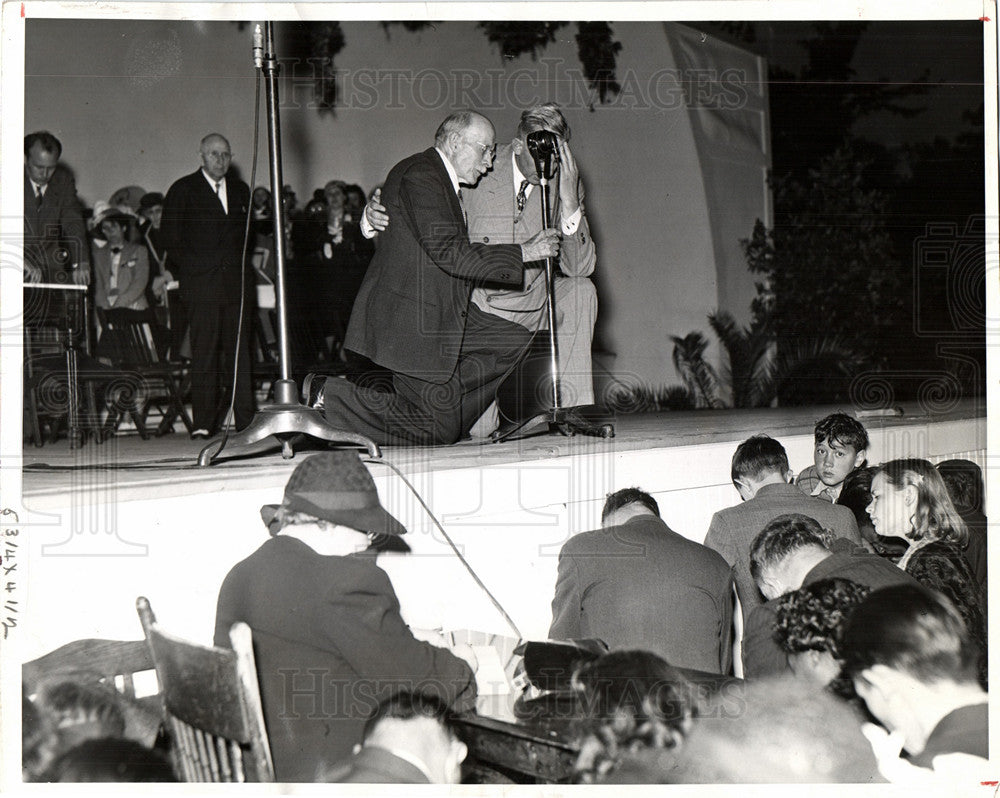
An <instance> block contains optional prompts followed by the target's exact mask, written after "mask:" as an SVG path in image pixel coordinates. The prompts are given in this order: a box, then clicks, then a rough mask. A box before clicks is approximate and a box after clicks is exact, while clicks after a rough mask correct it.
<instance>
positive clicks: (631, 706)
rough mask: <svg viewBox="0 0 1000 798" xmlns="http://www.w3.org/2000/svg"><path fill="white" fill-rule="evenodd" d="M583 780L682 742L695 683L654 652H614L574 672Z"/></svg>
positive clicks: (596, 778) (597, 777)
mask: <svg viewBox="0 0 1000 798" xmlns="http://www.w3.org/2000/svg"><path fill="white" fill-rule="evenodd" d="M573 688H574V690H575V692H576V695H577V699H578V707H579V717H578V729H577V736H578V738H579V740H580V754H579V757H578V758H577V762H576V765H575V768H574V769H575V771H576V775H577V779H578V780H579V781H582V782H584V783H593V782H600V781H603V780H604V779H605V778H606V777H607V776H608V775H609V774H610V773H611V772H612V771H613V770H615V769H616V768H617V767H619V766H620V765H622V763H623V762H624V761H625V760H626V759H628V758H629V757H631V756H635V755H639V754H642V753H643V752H646V751H649V750H652V749H671V748H675V747H676V746H678V745H679V744H680V743H681V741H682V739H683V737H684V735H685V734H686V733H687V731H688V729H689V728H690V725H691V718H692V716H693V714H694V703H693V701H694V699H693V693H692V690H691V686H690V684H689V683H688V682H687V680H686V679H685V678H684V676H682V675H681V673H680V672H679V671H678V670H677V669H676V668H674V667H672V666H671V665H670V664H668V663H667V662H666V661H665V660H663V659H662V658H660V657H658V656H657V655H656V654H653V653H652V652H649V651H612V652H609V653H607V654H604V655H603V656H601V657H598V658H597V659H595V660H591V661H590V662H587V663H585V664H583V665H581V666H580V667H579V668H578V669H577V671H576V673H574V674H573Z"/></svg>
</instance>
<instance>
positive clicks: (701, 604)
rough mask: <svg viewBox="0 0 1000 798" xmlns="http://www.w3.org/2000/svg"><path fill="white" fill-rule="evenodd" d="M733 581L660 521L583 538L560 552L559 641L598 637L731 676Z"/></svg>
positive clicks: (555, 621) (639, 521)
mask: <svg viewBox="0 0 1000 798" xmlns="http://www.w3.org/2000/svg"><path fill="white" fill-rule="evenodd" d="M732 619H733V580H732V572H731V569H730V567H729V566H728V565H727V564H726V561H725V560H723V559H722V557H720V556H719V555H718V554H716V553H715V552H714V551H712V550H711V549H708V548H706V547H705V546H702V545H701V544H700V543H695V542H694V541H691V540H688V539H687V538H685V537H683V536H682V535H678V534H677V533H676V532H674V531H673V530H672V529H671V528H670V527H668V526H667V525H666V524H665V523H664V522H663V521H662V520H660V519H659V518H657V517H655V516H653V515H648V516H647V515H642V516H637V517H635V518H631V519H629V520H628V521H626V522H625V523H624V524H622V525H621V526H616V527H611V528H609V529H597V530H594V531H592V532H583V533H581V534H579V535H575V536H574V537H572V538H570V539H569V540H568V541H566V543H565V544H564V545H563V548H562V551H561V552H560V553H559V576H558V580H557V582H556V590H555V596H554V598H553V599H552V626H551V628H550V629H549V637H550V638H552V639H554V640H569V639H578V638H590V637H594V638H598V639H600V640H603V641H604V642H605V643H607V644H608V646H609V647H610V648H611V649H623V648H642V649H646V650H649V651H652V652H654V653H656V654H659V655H660V656H661V657H663V658H664V659H666V660H667V662H669V663H670V664H671V665H676V666H678V667H682V668H693V669H696V670H701V671H707V672H709V673H728V672H729V667H730V665H731V660H732V655H731V643H732Z"/></svg>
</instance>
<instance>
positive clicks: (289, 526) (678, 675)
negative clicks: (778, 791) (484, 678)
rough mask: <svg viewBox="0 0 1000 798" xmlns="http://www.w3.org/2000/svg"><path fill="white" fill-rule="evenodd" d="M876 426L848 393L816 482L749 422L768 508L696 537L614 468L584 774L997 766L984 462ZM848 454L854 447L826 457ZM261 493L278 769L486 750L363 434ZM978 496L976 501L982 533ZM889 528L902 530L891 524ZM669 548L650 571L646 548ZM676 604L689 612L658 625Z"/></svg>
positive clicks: (320, 773)
mask: <svg viewBox="0 0 1000 798" xmlns="http://www.w3.org/2000/svg"><path fill="white" fill-rule="evenodd" d="M858 427H861V425H860V424H858V422H857V421H855V420H854V419H851V418H850V417H847V416H844V415H843V414H837V417H834V418H832V420H831V419H830V418H828V419H823V420H822V421H821V422H820V423H819V424H818V425H817V427H816V434H815V444H816V445H815V468H814V469H813V471H807V472H805V473H806V474H812V473H814V474H815V476H816V478H817V483H816V484H808V483H806V484H803V485H798V484H797V483H795V482H792V481H790V480H791V475H792V473H793V472H792V470H791V468H790V467H789V463H788V460H787V456H786V455H785V452H784V448H783V447H782V446H781V444H780V443H779V442H778V441H777V440H775V439H774V438H771V437H768V436H764V435H756V436H753V437H751V438H750V439H748V440H746V441H744V442H743V443H741V444H740V445H739V446H738V447H737V448H736V451H735V453H734V456H733V463H732V469H731V477H732V482H733V485H734V487H735V488H736V490H737V491H738V492H739V494H740V496H741V498H742V499H743V505H742V507H743V508H746V507H748V506H749V507H750V511H745V512H744V513H743V514H742V516H741V517H742V519H743V523H740V524H737V523H736V522H734V520H733V518H732V513H731V512H730V511H725V510H723V511H720V512H719V513H716V514H715V516H714V517H713V519H712V526H711V529H710V530H709V534H708V536H707V537H706V543H705V544H700V543H697V542H694V541H692V540H690V539H689V538H684V539H683V540H681V539H680V536H679V535H678V534H677V533H676V532H674V531H673V530H672V529H670V527H669V526H667V524H666V523H665V522H663V521H662V520H661V519H660V518H659V506H658V504H657V502H656V500H655V499H653V497H652V496H650V495H649V494H648V493H645V492H644V491H642V490H641V489H638V488H627V489H623V490H619V491H616V492H614V493H612V494H610V495H609V496H608V499H607V502H606V504H605V506H604V509H603V512H602V522H603V523H602V526H601V527H600V528H599V529H596V530H594V531H592V532H588V533H586V534H585V535H584V536H575V537H574V538H571V539H570V541H569V542H567V544H566V545H565V546H564V549H563V551H562V552H561V553H560V562H559V585H558V586H557V588H556V591H555V595H554V599H553V602H552V617H553V626H552V631H551V632H550V637H552V638H553V640H555V639H557V638H558V639H560V640H562V641H564V642H565V641H567V640H568V641H569V642H570V644H571V645H573V646H578V647H579V652H580V657H579V661H578V663H577V665H576V668H575V672H574V673H573V676H572V680H571V685H572V687H571V694H572V701H571V703H570V705H569V706H571V707H572V723H571V724H570V725H569V726H568V731H567V732H566V739H568V740H570V741H571V742H572V743H573V744H574V745H575V747H576V750H577V760H576V765H575V767H574V768H573V770H572V772H571V773H570V772H567V773H566V774H565V776H566V778H567V779H571V780H574V781H576V782H578V783H586V784H602V783H604V784H609V783H616V784H628V783H712V782H731V783H736V782H828V781H838V782H880V781H894V782H895V781H900V782H905V783H915V784H928V785H931V784H933V783H935V781H936V780H939V779H943V778H945V777H948V778H953V777H954V775H955V774H956V773H958V772H961V769H962V768H965V769H966V772H975V773H979V772H981V771H982V770H983V766H984V765H985V762H986V758H987V756H988V743H987V741H988V734H987V725H988V724H987V720H988V718H987V692H986V690H987V669H986V663H987V638H986V626H985V618H986V615H987V613H986V593H985V573H984V570H985V557H984V554H983V552H984V548H985V544H984V541H983V540H982V539H981V538H982V537H985V528H986V527H985V512H984V507H983V505H982V496H983V490H982V487H981V485H979V486H976V485H974V484H972V483H974V482H975V481H976V479H977V478H978V479H981V472H979V470H978V469H977V468H976V467H975V466H974V465H973V464H971V463H969V462H968V461H962V462H956V461H948V462H947V463H945V464H943V468H942V469H941V471H943V472H945V475H946V476H942V474H941V473H939V470H938V469H937V468H935V466H933V465H932V464H931V463H929V462H927V461H925V460H920V459H914V458H907V459H898V460H891V461H889V462H885V463H881V464H875V465H873V466H869V464H868V462H867V455H868V452H867V450H866V448H867V446H868V444H867V435H866V434H864V436H863V437H861V436H860V435H859V436H857V437H852V438H850V439H849V440H848V439H847V435H848V434H852V433H850V431H851V430H854V431H856V429H857V428H858ZM845 430H847V431H848V432H845ZM861 433H864V430H863V428H861ZM862 443H863V444H864V446H865V447H866V448H865V449H862V448H860V446H861V444H862ZM838 451H842V452H843V454H841V455H837V454H836V453H837V452H838ZM831 453H832V454H831ZM831 457H842V458H844V460H843V463H847V464H849V465H850V468H847V467H840V466H841V463H840V462H839V461H834V462H835V463H836V464H835V466H834V467H827V462H828V460H830V458H831ZM856 472H863V474H864V476H865V481H862V480H855V479H853V477H855V476H856ZM956 473H957V474H958V477H957V478H956V477H955V475H956ZM956 479H957V482H956ZM829 483H835V484H829ZM820 484H822V485H823V486H824V487H823V488H819V487H818V485H820ZM953 484H954V485H957V487H952V490H955V491H956V497H955V500H954V501H953V500H952V498H951V496H950V494H949V487H950V486H952V485H953ZM864 485H867V486H869V487H868V488H867V490H865V489H863V488H862V486H864ZM771 486H773V487H771ZM831 489H832V490H831ZM847 501H850V502H851V503H853V504H854V505H855V506H858V505H859V504H860V503H863V504H864V506H865V508H866V514H867V516H868V518H869V520H870V522H871V526H872V528H873V531H874V534H875V535H876V536H877V538H876V539H874V541H873V540H872V539H871V537H870V535H866V534H861V533H859V530H858V524H857V520H862V519H857V518H856V516H855V513H853V512H851V510H850V509H848V508H847V507H845V506H840V507H838V506H836V503H837V502H841V503H846V502H847ZM957 507H961V508H962V512H959V510H958V509H956V508H957ZM730 509H731V510H733V509H740V508H730ZM261 515H262V518H263V520H264V523H265V525H266V526H267V528H268V530H269V532H270V535H271V537H270V539H268V540H267V541H266V542H265V543H264V544H263V545H262V546H261V547H260V549H259V550H258V551H257V552H255V553H254V554H251V555H250V556H249V557H247V558H246V559H244V560H243V561H242V562H240V563H237V564H236V565H235V566H234V567H233V568H232V570H231V571H230V573H229V575H228V576H227V577H226V579H225V580H224V582H223V585H222V588H221V590H220V594H219V598H218V606H217V616H216V644H217V645H225V644H226V640H227V637H226V635H227V631H228V629H229V628H230V626H231V625H232V624H233V623H234V622H237V621H244V622H246V623H247V624H248V625H249V626H250V627H251V630H252V634H253V638H254V644H255V651H256V658H257V662H256V664H257V668H258V676H259V683H260V692H261V696H262V705H263V714H264V719H265V723H266V726H267V731H268V736H269V741H270V747H271V752H272V756H273V759H274V768H275V773H276V776H277V778H278V780H279V781H298V782H303V781H305V782H308V781H349V782H364V781H372V782H375V781H397V782H414V783H426V782H436V783H454V782H456V781H458V780H459V779H460V778H461V773H462V763H463V761H464V760H469V759H472V757H470V756H469V750H470V749H469V748H468V747H467V744H466V742H465V740H464V739H463V736H462V735H463V732H462V730H461V728H460V724H456V722H455V721H456V718H457V717H459V716H460V715H462V714H463V713H472V712H474V711H475V709H474V707H475V705H476V695H477V682H476V678H475V676H476V673H477V670H478V669H479V662H478V660H477V657H476V655H475V653H474V652H473V650H472V649H471V648H470V647H469V646H467V645H462V644H457V645H456V644H455V641H454V640H448V639H446V638H445V637H444V636H442V635H441V634H440V632H428V631H422V630H418V629H411V628H409V627H408V626H407V624H406V623H405V622H404V621H403V617H402V615H401V607H400V605H399V601H398V599H397V597H396V595H395V592H394V590H393V588H392V585H391V582H390V580H389V579H388V576H387V574H386V573H385V572H384V571H383V570H382V569H381V568H380V567H379V566H378V564H377V562H376V557H377V555H378V553H379V552H380V551H386V550H388V549H392V550H395V551H397V552H405V551H406V550H407V549H408V547H407V546H406V544H405V542H404V538H403V536H404V535H405V533H406V530H405V528H403V527H402V525H401V524H400V523H399V522H398V521H397V520H396V519H395V518H394V517H393V516H392V515H390V514H389V513H388V512H387V511H386V510H385V509H384V508H383V507H382V504H381V502H380V500H379V497H378V493H377V491H376V489H375V486H374V482H373V481H372V478H371V476H370V474H369V473H368V471H367V469H366V468H365V467H364V466H363V465H362V463H361V461H360V460H359V459H358V457H357V456H356V455H355V454H354V453H353V452H330V453H323V454H316V455H313V456H311V457H309V458H307V459H306V460H304V461H303V462H302V463H300V464H299V466H298V467H297V468H296V469H295V471H294V472H293V474H292V476H291V478H290V480H289V482H288V484H287V485H286V488H285V493H284V498H283V500H282V502H281V504H279V505H268V506H265V507H263V508H262V509H261ZM963 516H965V517H969V518H971V519H973V520H976V521H977V522H978V521H981V522H982V523H981V524H980V526H979V528H978V529H977V530H976V532H975V535H979V536H981V537H979V538H977V537H975V536H974V535H973V533H971V532H970V529H969V527H968V526H967V525H966V521H965V520H964V518H963ZM835 524H837V525H839V526H838V527H837V528H833V527H834V525H835ZM747 530H752V531H753V534H752V535H747V534H746V533H747ZM660 538H662V541H661V540H660ZM890 538H896V539H898V544H899V545H898V546H897V547H895V548H888V547H883V546H873V545H872V543H873V542H878V541H882V540H888V539H890ZM576 539H578V541H582V543H583V544H585V545H581V544H580V543H579V542H578V544H576V545H574V544H573V543H572V541H573V540H576ZM661 542H662V546H661ZM713 549H714V551H713ZM650 558H654V559H655V562H656V570H657V578H655V579H654V578H652V577H648V578H647V576H646V575H645V571H644V570H643V569H644V567H645V565H646V564H647V560H649V559H650ZM741 572H745V578H744V576H743V574H741ZM629 574H632V575H633V577H634V578H632V579H629V578H627V576H628V575H629ZM622 575H625V576H624V577H623V576H622ZM741 579H743V589H742V590H741V589H740V587H741ZM595 596H596V597H599V601H597V602H596V604H595V601H594V597H595ZM737 597H738V601H739V603H740V604H744V603H745V604H747V605H749V609H748V607H747V606H744V607H743V613H744V617H745V618H746V625H745V629H744V631H743V636H742V646H741V650H739V651H735V652H734V654H735V657H733V656H728V655H726V653H725V651H724V650H723V649H725V648H728V647H730V646H732V641H733V638H734V635H733V628H732V627H733V625H734V623H735V622H736V621H737V620H738V613H737V610H736V603H737ZM671 603H674V604H683V605H685V606H684V607H679V606H671ZM598 604H599V605H601V606H597V605H598ZM609 607H612V608H614V611H612V612H608V611H607V608H609ZM650 609H652V612H650ZM656 617H659V618H660V619H661V622H662V623H663V624H671V625H672V626H674V627H677V630H679V632H678V634H672V635H663V636H660V637H657V638H656V639H655V640H654V635H653V632H651V631H650V630H651V629H654V630H655V624H656ZM581 638H588V640H587V641H586V644H585V643H584V641H583V640H581ZM597 641H599V642H597ZM646 641H649V644H648V645H644V643H645V642H646ZM654 643H655V646H654V645H653V644H654ZM595 645H596V650H599V651H603V652H604V653H601V654H595V653H594V652H595ZM652 648H655V649H656V650H655V651H654V650H650V649H652ZM692 652H700V654H699V656H698V657H696V658H691V657H690V655H691V654H692ZM317 674H322V675H323V678H322V679H321V680H320V681H319V682H318V681H317V680H316V675H317ZM54 695H57V693H52V692H51V691H50V692H49V693H46V694H44V695H40V696H38V697H35V701H36V702H37V705H38V709H37V711H36V712H35V717H38V718H42V717H50V718H51V716H53V714H54V713H56V712H58V711H62V710H59V709H58V707H59V706H62V705H63V704H66V703H68V702H67V701H65V700H63V701H61V702H59V701H57V700H56V698H55V697H54ZM105 698H106V695H105ZM75 700H77V702H78V703H79V702H80V701H81V699H75ZM92 703H93V702H92ZM88 706H89V705H88ZM560 706H562V707H563V708H565V707H566V706H567V705H566V704H561V705H560ZM317 708H319V709H321V710H322V711H317ZM26 712H27V710H26ZM83 714H84V715H87V717H89V718H91V721H89V725H86V726H81V728H84V729H85V730H86V731H85V732H84V733H82V734H77V735H76V736H75V737H74V739H73V743H75V744H79V743H80V742H82V739H81V737H86V738H87V739H88V740H90V738H107V737H116V736H121V729H120V726H121V722H120V718H116V715H115V713H114V711H112V710H111V709H102V710H100V711H97V710H95V711H91V712H89V713H83ZM26 717H29V715H27V714H26ZM97 721H100V722H97ZM29 725H30V724H26V725H25V735H26V744H25V751H26V757H27V758H26V760H25V761H26V764H25V768H26V772H28V771H29V770H30V771H31V773H32V774H37V775H35V776H33V777H35V778H41V777H42V774H45V773H51V772H52V770H51V769H52V767H53V763H54V762H56V761H57V760H59V757H60V756H61V755H62V754H63V753H64V751H65V749H66V748H67V747H69V746H70V741H69V740H68V739H67V738H66V733H65V731H64V730H60V732H59V734H58V735H56V736H55V737H46V735H45V734H44V733H43V731H42V730H43V729H52V728H56V727H58V725H59V724H58V723H55V724H53V721H52V720H51V719H50V720H47V721H44V722H43V721H40V720H37V721H36V722H35V723H34V725H33V726H31V729H33V731H31V732H30V736H31V742H30V745H29V743H28V742H27V737H28V736H29ZM42 739H45V742H44V743H42V742H40V740H42ZM92 744H93V745H97V743H92ZM122 755H123V756H124V754H122ZM95 761H96V760H95ZM73 767H76V766H75V765H72V764H71V765H70V766H67V768H65V769H64V771H60V772H75V771H73ZM150 767H152V765H150Z"/></svg>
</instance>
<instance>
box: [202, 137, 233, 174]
mask: <svg viewBox="0 0 1000 798" xmlns="http://www.w3.org/2000/svg"><path fill="white" fill-rule="evenodd" d="M198 151H199V152H200V153H201V165H202V167H203V168H204V169H205V172H206V174H208V176H209V177H211V178H212V179H213V180H221V179H222V178H223V177H225V176H226V172H228V171H229V164H230V163H232V160H233V152H232V150H231V149H230V148H229V142H228V141H227V140H226V137H225V136H222V135H220V134H219V133H209V134H208V135H207V136H205V138H203V139H202V140H201V146H200V147H199V150H198Z"/></svg>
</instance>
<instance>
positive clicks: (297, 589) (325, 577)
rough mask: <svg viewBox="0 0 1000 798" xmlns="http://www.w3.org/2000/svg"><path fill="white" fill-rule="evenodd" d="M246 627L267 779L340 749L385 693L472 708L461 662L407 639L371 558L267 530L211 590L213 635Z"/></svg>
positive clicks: (306, 772) (312, 768) (300, 773)
mask: <svg viewBox="0 0 1000 798" xmlns="http://www.w3.org/2000/svg"><path fill="white" fill-rule="evenodd" d="M237 621H244V622H246V623H247V624H248V625H249V626H250V629H251V630H252V632H253V643H254V656H255V658H256V663H257V674H258V676H259V678H260V691H261V702H262V704H263V708H264V721H265V723H266V725H267V734H268V738H269V739H270V743H271V755H272V758H273V759H274V771H275V776H276V778H277V779H278V781H313V780H314V779H315V778H316V776H317V774H318V773H320V772H323V771H325V770H326V769H327V768H329V766H330V765H332V764H333V763H335V762H339V761H341V760H342V759H345V758H346V757H348V756H350V754H351V751H352V749H353V747H354V744H355V743H360V742H361V738H362V734H363V732H364V725H365V720H366V718H367V717H368V716H369V715H370V714H371V712H372V711H373V710H374V709H375V706H376V704H377V703H378V702H379V701H380V700H382V699H384V698H387V697H388V696H389V695H390V694H391V693H392V691H393V690H397V689H407V690H411V691H419V692H427V693H430V694H432V695H434V696H436V697H437V698H439V699H441V700H442V701H443V702H444V703H446V704H449V705H451V706H452V708H453V709H455V710H456V711H459V712H461V711H465V710H469V709H472V708H474V706H475V699H476V681H475V678H474V676H473V674H472V670H471V669H470V668H469V666H468V665H467V664H466V663H465V662H464V661H463V660H461V659H459V658H458V657H456V656H455V655H453V654H452V653H451V652H450V651H447V650H445V649H443V648H436V647H434V646H432V645H430V644H429V643H424V642H421V641H419V640H417V639H416V638H415V637H414V636H413V634H412V633H411V632H410V630H409V628H408V627H407V626H406V624H405V623H404V622H403V619H402V617H401V616H400V614H399V600H398V599H397V598H396V593H395V591H394V590H393V589H392V584H391V583H390V581H389V576H388V574H386V572H385V571H383V570H382V569H381V568H379V567H378V566H377V565H376V564H375V558H374V556H373V555H370V554H365V555H352V556H349V557H324V556H321V555H319V554H317V553H316V552H315V551H314V550H313V549H312V548H310V547H309V546H307V545H306V544H305V543H303V542H302V541H300V540H297V539H295V538H292V537H288V536H285V535H278V536H277V537H274V538H271V539H270V540H268V541H267V542H266V543H264V544H263V545H262V546H261V547H260V548H259V549H257V551H255V552H254V553H253V554H251V555H250V556H249V557H247V558H246V559H245V560H243V561H242V562H240V563H237V565H235V566H234V567H233V569H232V570H231V571H230V572H229V574H228V575H227V576H226V578H225V580H224V581H223V583H222V588H221V589H220V591H219V603H218V607H217V609H216V616H215V644H216V645H217V646H226V645H228V644H227V642H226V641H227V640H228V636H229V629H230V628H231V627H232V625H233V624H234V623H236V622H237Z"/></svg>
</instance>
